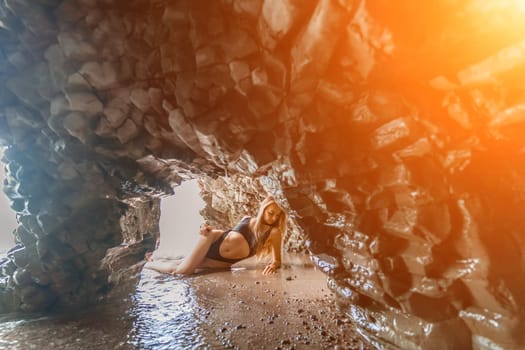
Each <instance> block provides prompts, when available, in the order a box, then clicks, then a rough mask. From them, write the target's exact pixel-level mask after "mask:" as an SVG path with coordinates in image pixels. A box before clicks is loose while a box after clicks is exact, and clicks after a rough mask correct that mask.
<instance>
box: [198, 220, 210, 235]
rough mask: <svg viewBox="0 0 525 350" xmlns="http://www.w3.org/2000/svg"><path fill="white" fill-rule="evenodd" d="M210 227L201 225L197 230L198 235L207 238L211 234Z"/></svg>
mask: <svg viewBox="0 0 525 350" xmlns="http://www.w3.org/2000/svg"><path fill="white" fill-rule="evenodd" d="M211 230H212V227H211V226H210V225H208V224H206V223H204V224H202V225H201V227H200V230H199V234H200V235H202V236H204V237H208V236H209V235H210V233H211Z"/></svg>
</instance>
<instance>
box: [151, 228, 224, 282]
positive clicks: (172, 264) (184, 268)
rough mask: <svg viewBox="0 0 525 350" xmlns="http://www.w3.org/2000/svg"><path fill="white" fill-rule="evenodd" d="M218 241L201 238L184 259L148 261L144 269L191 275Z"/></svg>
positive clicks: (211, 238)
mask: <svg viewBox="0 0 525 350" xmlns="http://www.w3.org/2000/svg"><path fill="white" fill-rule="evenodd" d="M216 239H217V238H215V237H204V236H200V237H199V240H198V241H197V244H196V245H195V247H193V250H192V251H191V253H190V254H188V255H186V256H185V257H184V259H182V260H153V261H148V262H147V263H146V264H145V265H144V268H146V269H151V270H155V271H158V272H162V273H172V274H184V275H189V274H191V273H193V271H195V269H196V268H197V267H199V265H200V264H201V263H202V262H203V261H204V259H205V257H206V253H207V252H208V249H210V246H211V245H212V243H213V242H214V241H215V240H216Z"/></svg>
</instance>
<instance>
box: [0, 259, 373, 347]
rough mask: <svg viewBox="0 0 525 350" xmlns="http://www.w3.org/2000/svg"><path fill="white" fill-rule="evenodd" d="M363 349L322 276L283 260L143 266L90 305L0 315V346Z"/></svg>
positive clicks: (317, 272)
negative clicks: (206, 268) (181, 273)
mask: <svg viewBox="0 0 525 350" xmlns="http://www.w3.org/2000/svg"><path fill="white" fill-rule="evenodd" d="M336 347H337V348H340V349H367V348H370V347H369V346H368V345H367V344H366V342H365V341H364V340H363V339H362V338H360V337H359V336H358V335H357V333H356V332H355V331H354V330H353V327H352V326H351V324H350V323H349V322H348V320H346V319H345V318H344V317H343V316H341V315H338V313H337V310H336V309H335V305H334V303H333V296H332V295H331V293H330V292H329V290H328V288H327V287H326V282H325V276H324V275H323V274H322V273H321V272H319V271H316V270H315V269H314V268H313V267H312V266H305V265H301V264H291V265H285V266H284V267H283V269H281V270H280V271H279V272H278V273H277V274H275V275H272V276H269V277H265V276H262V274H261V269H260V268H255V267H253V266H252V267H250V266H245V267H238V268H235V269H233V270H232V271H221V272H213V273H204V274H198V275H194V276H191V277H186V278H179V277H173V276H169V275H162V274H159V273H157V272H154V271H151V270H143V271H142V273H141V276H140V281H139V282H138V284H137V285H136V288H135V285H132V284H130V285H129V286H126V287H125V288H121V289H119V290H115V291H114V292H112V294H111V295H110V296H109V297H108V299H107V300H106V301H105V302H104V303H102V304H100V305H98V306H97V307H93V308H92V309H90V310H85V311H82V312H77V313H71V314H60V315H47V316H41V315H31V316H29V315H22V314H16V315H6V316H3V317H1V318H0V349H4V348H5V349H224V348H231V349H275V348H281V349H292V348H294V349H320V348H322V349H330V348H336Z"/></svg>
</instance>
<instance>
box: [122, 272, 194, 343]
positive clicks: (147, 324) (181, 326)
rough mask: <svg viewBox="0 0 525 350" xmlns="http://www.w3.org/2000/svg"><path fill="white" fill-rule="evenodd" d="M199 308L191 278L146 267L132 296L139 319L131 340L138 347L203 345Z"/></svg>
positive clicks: (135, 316)
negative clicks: (170, 274) (189, 280)
mask: <svg viewBox="0 0 525 350" xmlns="http://www.w3.org/2000/svg"><path fill="white" fill-rule="evenodd" d="M198 310H199V309H198V307H197V302H196V298H195V294H194V292H193V289H192V288H191V287H190V286H189V284H188V279H184V278H176V277H166V275H159V274H158V273H157V272H154V271H151V270H144V271H143V273H142V276H141V280H140V282H139V285H138V286H137V291H136V293H135V294H134V295H133V297H132V306H131V309H130V315H131V316H134V318H135V320H134V322H133V326H132V332H131V334H130V339H129V341H128V343H129V344H131V345H133V346H134V347H136V348H138V349H148V348H155V349H164V348H165V349H173V348H191V347H193V346H198V345H202V344H204V341H203V337H202V335H201V334H199V332H198V331H197V330H198V328H199V323H200V322H199V319H200V317H199V315H196V314H195V313H196V311H198Z"/></svg>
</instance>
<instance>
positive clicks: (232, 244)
mask: <svg viewBox="0 0 525 350" xmlns="http://www.w3.org/2000/svg"><path fill="white" fill-rule="evenodd" d="M286 221H287V215H286V212H285V211H284V210H283V208H282V207H281V206H280V205H279V204H278V203H277V202H276V201H275V199H274V198H273V197H271V196H269V197H267V198H266V199H265V200H263V201H262V202H261V205H260V207H259V211H258V213H257V216H256V217H250V216H245V217H243V218H242V219H241V221H239V223H238V224H237V225H236V226H235V227H233V228H232V229H231V230H226V231H223V230H218V229H215V228H213V227H211V226H209V225H206V224H203V225H202V226H201V229H200V237H199V240H198V242H197V244H196V245H195V247H194V248H193V251H192V252H191V253H190V254H189V255H187V256H186V257H185V258H184V259H182V260H178V261H149V262H147V263H146V265H144V267H145V268H149V269H152V270H156V271H159V272H163V273H171V274H174V275H175V274H184V275H188V274H191V273H193V272H194V271H195V270H196V269H200V268H205V269H214V268H217V269H223V268H229V267H230V266H231V265H233V264H235V263H237V262H239V261H241V260H244V259H246V258H249V257H251V256H253V255H257V256H263V255H269V254H271V257H272V262H271V263H270V264H268V265H266V266H265V268H264V269H263V271H262V273H263V274H264V275H269V274H272V273H274V272H275V271H276V270H277V269H278V268H279V267H280V266H281V239H282V237H283V235H284V233H285V232H286Z"/></svg>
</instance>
